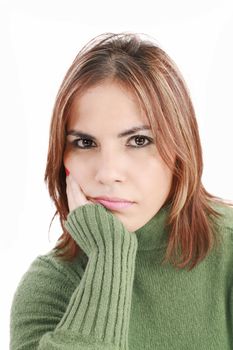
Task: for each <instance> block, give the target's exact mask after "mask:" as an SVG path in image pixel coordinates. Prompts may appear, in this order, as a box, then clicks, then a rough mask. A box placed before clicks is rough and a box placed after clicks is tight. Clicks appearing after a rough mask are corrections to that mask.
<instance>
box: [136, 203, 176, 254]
mask: <svg viewBox="0 0 233 350" xmlns="http://www.w3.org/2000/svg"><path fill="white" fill-rule="evenodd" d="M170 209H171V203H168V204H167V205H165V206H163V207H161V208H160V209H159V211H158V212H157V213H156V214H155V215H154V216H153V217H152V218H151V219H150V220H149V221H148V222H147V223H146V224H145V225H143V226H142V227H140V228H139V229H138V230H136V231H134V232H135V234H136V236H137V239H138V250H152V249H161V248H163V247H165V246H166V245H167V240H168V228H167V226H166V220H167V218H168V214H169V212H170Z"/></svg>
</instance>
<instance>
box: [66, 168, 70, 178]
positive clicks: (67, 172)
mask: <svg viewBox="0 0 233 350" xmlns="http://www.w3.org/2000/svg"><path fill="white" fill-rule="evenodd" d="M65 172H66V176H69V175H70V172H69V170H68V169H66V168H65Z"/></svg>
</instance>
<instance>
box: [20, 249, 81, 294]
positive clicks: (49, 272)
mask: <svg viewBox="0 0 233 350" xmlns="http://www.w3.org/2000/svg"><path fill="white" fill-rule="evenodd" d="M85 257H86V256H85V255H84V254H83V253H82V252H80V254H79V255H78V256H77V257H76V258H75V259H74V260H73V261H70V262H69V261H62V260H61V259H60V258H58V257H56V256H55V252H54V251H53V250H52V251H50V252H48V253H47V254H44V255H40V256H38V257H37V258H36V259H35V260H34V261H33V262H32V263H31V265H30V266H29V268H28V270H27V271H26V272H25V273H24V275H23V276H22V278H21V281H20V283H19V285H18V287H17V290H16V293H15V294H16V295H17V292H20V295H22V294H25V295H26V294H27V292H28V291H31V289H33V288H37V289H38V288H39V289H40V288H46V289H53V288H54V289H56V287H58V288H59V289H60V290H61V289H63V288H65V289H67V287H68V288H71V289H72V288H75V287H76V286H77V283H78V282H79V281H80V280H81V278H82V275H83V273H84V269H85V264H86V262H85ZM64 282H65V283H64Z"/></svg>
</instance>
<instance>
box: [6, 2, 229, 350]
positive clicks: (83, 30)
mask: <svg viewBox="0 0 233 350" xmlns="http://www.w3.org/2000/svg"><path fill="white" fill-rule="evenodd" d="M0 6H1V8H0V44H1V48H0V99H1V103H0V109H1V114H0V118H1V119H0V120H1V137H0V150H1V211H0V213H1V235H0V244H1V245H0V247H1V254H0V269H1V271H0V273H1V275H0V276H1V288H0V291H1V296H0V303H1V305H0V317H1V319H0V323H1V324H0V329H1V337H0V342H1V346H0V347H1V349H8V348H9V345H8V342H9V312H10V305H11V302H12V297H13V294H14V291H15V289H16V287H17V285H18V283H19V280H20V278H21V277H22V275H23V273H24V272H25V271H26V270H27V269H28V267H29V265H30V263H31V262H32V260H34V259H35V257H36V256H37V255H39V254H44V253H46V252H47V251H48V250H50V249H51V248H52V247H53V246H54V244H55V241H56V239H57V238H58V236H59V235H60V233H61V231H60V228H59V224H58V220H56V221H55V223H54V224H53V225H52V229H51V232H50V234H48V229H49V224H50V220H51V218H52V216H53V214H54V207H53V204H52V202H51V200H50V199H49V196H48V193H47V189H46V187H45V184H44V182H43V177H44V171H45V165H46V157H47V147H48V132H49V123H50V117H51V112H52V108H53V103H54V99H55V95H56V93H57V90H58V88H59V85H60V83H61V81H62V79H63V77H64V74H65V72H66V70H67V69H68V67H69V65H70V64H71V63H72V61H73V59H74V57H75V56H76V54H77V53H78V51H79V50H80V49H81V47H82V46H83V45H84V44H86V42H87V41H89V40H90V39H92V38H93V37H94V36H96V35H99V34H101V33H104V32H121V31H134V32H139V33H140V32H141V33H145V34H148V35H150V36H152V37H153V38H154V39H155V40H156V41H157V43H158V44H159V45H160V46H161V47H162V48H163V49H165V51H167V53H168V54H169V55H170V56H171V57H172V58H173V59H174V60H175V62H176V63H177V65H178V66H179V68H180V70H181V72H182V73H183V75H184V78H185V80H186V82H187V85H188V87H189V89H190V92H191V97H192V100H193V103H194V107H195V110H196V114H197V119H198V123H199V129H200V135H201V140H202V147H203V157H204V174H203V183H204V185H205V186H206V188H207V190H208V191H210V192H211V193H213V194H215V195H218V196H220V197H224V198H227V199H233V185H232V179H233V161H232V158H233V157H232V152H233V122H232V120H233V103H232V100H233V88H232V82H233V5H232V1H231V0H229V1H224V0H206V1H205V0H195V1H194V0H193V1H187V0H175V1H173V0H171V1H169V0H163V1H162V0H161V1H156V0H153V1H151V2H150V1H145V0H144V1H140V2H136V1H127V0H125V1H123V0H122V1H120V0H118V1H114V2H111V1H110V0H109V1H93V2H91V1H89V2H88V1H82V2H81V1H71V0H70V1H69V0H66V1H65V0H64V1H59V0H47V1H45V0H43V1H42V0H40V1H39V0H38V1H33V0H31V1H29V0H28V1H23V0H21V1H18V2H16V1H15V2H11V1H5V2H4V1H1V0H0Z"/></svg>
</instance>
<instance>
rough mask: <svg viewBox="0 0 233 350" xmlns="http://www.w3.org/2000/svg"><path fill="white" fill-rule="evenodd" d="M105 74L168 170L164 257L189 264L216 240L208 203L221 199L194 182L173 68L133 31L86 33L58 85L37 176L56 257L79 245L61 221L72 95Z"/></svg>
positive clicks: (197, 163) (183, 94)
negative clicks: (46, 198) (52, 224)
mask: <svg viewBox="0 0 233 350" xmlns="http://www.w3.org/2000/svg"><path fill="white" fill-rule="evenodd" d="M106 79H107V80H114V81H116V82H118V83H120V84H123V86H124V87H125V88H128V89H130V91H131V92H133V93H134V94H135V96H136V97H137V99H138V102H139V104H140V106H141V107H142V108H143V110H144V111H145V113H146V115H147V117H148V120H149V122H150V126H151V128H152V133H153V134H154V135H155V136H156V140H157V142H156V145H157V148H158V151H159V152H160V154H161V157H162V158H163V160H164V161H165V162H166V164H167V165H168V166H169V167H170V169H173V180H172V186H171V191H170V193H169V195H168V198H167V200H166V203H165V205H166V204H167V203H171V204H172V205H171V211H170V213H169V218H168V224H169V229H170V235H169V241H168V245H167V250H166V254H165V258H164V262H168V261H170V262H171V263H173V265H174V266H176V267H178V268H184V267H186V266H187V265H190V268H189V269H190V270H191V269H192V268H193V267H195V266H196V265H197V264H198V263H199V262H201V261H202V260H203V259H204V258H205V257H206V256H207V254H208V253H209V252H210V250H211V249H212V248H213V247H214V246H215V245H216V244H217V243H218V237H217V234H216V232H215V231H216V230H215V224H214V220H212V219H213V218H219V217H220V213H219V212H217V211H216V210H215V209H214V206H212V204H213V203H220V204H224V205H225V204H226V202H224V200H223V199H221V198H219V197H216V196H213V195H211V194H210V193H208V192H207V191H206V190H205V188H204V186H203V184H202V182H201V176H202V171H203V162H202V150H201V143H200V138H199V131H198V125H197V121H196V117H195V112H194V109H193V105H192V102H191V99H190V95H189V92H188V89H187V87H186V85H185V82H184V80H183V78H182V75H181V73H180V72H179V69H178V68H177V66H176V65H175V63H174V62H173V61H172V60H171V58H170V57H169V56H168V55H167V54H166V53H165V52H164V51H163V50H162V49H161V48H159V47H158V46H157V45H156V44H155V43H153V41H151V40H143V39H142V38H140V36H139V34H134V33H119V34H113V33H105V34H102V35H100V36H97V37H96V38H94V39H92V40H91V41H90V42H89V43H88V44H87V45H86V46H84V47H83V48H82V50H81V51H80V52H79V53H78V55H77V57H76V58H75V60H74V61H73V63H72V65H71V67H70V68H69V70H68V72H67V74H66V76H65V78H64V80H63V82H62V84H61V87H60V89H59V91H58V94H57V97H56V101H55V105H54V110H53V115H52V120H51V126H50V139H49V149H48V158H47V166H46V171H45V182H46V183H47V184H48V190H49V194H50V196H51V198H52V200H53V201H54V203H55V206H56V209H57V210H56V213H55V215H56V214H59V217H60V222H61V226H62V229H63V234H62V236H61V237H60V239H59V241H58V244H57V246H56V251H57V255H58V256H60V257H62V258H64V259H67V260H71V259H72V258H74V257H75V256H76V255H77V254H78V251H79V249H80V248H79V247H78V245H77V243H76V242H75V241H74V240H73V239H72V237H71V236H70V234H69V233H68V232H67V231H66V229H65V227H64V221H65V220H66V219H67V215H68V213H69V208H68V203H67V196H66V181H65V178H66V175H65V168H64V165H63V155H64V150H65V143H66V124H67V119H68V115H69V109H70V106H71V104H72V101H73V99H74V97H75V96H78V94H79V93H83V92H84V91H85V90H86V89H88V88H89V87H91V86H94V85H97V84H99V83H100V82H102V81H104V80H106ZM171 150H172V152H173V153H175V166H174V160H172V159H171ZM228 204H230V203H229V202H228ZM55 215H54V216H55ZM178 252H179V253H178Z"/></svg>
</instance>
